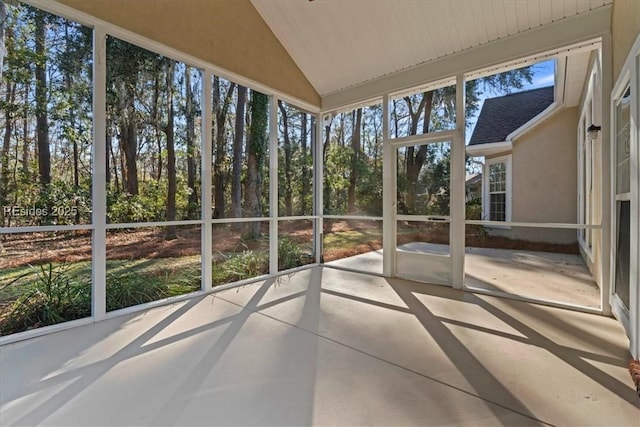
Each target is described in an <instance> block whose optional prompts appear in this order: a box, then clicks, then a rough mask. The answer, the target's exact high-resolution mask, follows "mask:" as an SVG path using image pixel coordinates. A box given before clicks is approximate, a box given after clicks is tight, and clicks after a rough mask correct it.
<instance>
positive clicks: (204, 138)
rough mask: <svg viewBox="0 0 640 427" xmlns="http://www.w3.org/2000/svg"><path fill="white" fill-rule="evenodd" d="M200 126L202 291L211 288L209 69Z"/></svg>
mask: <svg viewBox="0 0 640 427" xmlns="http://www.w3.org/2000/svg"><path fill="white" fill-rule="evenodd" d="M202 73H203V74H202V125H201V126H202V127H201V129H202V130H201V134H202V135H201V150H202V156H201V159H200V162H201V165H200V170H201V178H200V179H201V181H202V184H201V187H202V191H201V198H200V200H202V211H201V213H200V215H201V219H202V229H201V233H202V234H201V237H200V239H201V260H202V275H201V280H202V282H201V289H202V290H203V291H210V290H211V289H213V241H212V239H213V236H212V232H213V226H212V224H211V212H212V201H211V182H212V181H211V162H212V147H211V144H212V137H211V126H212V125H211V119H212V117H211V115H212V112H211V102H212V92H211V90H212V87H211V80H212V79H213V73H211V72H210V71H209V70H204V71H203V72H202Z"/></svg>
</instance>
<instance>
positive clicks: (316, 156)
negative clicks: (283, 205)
mask: <svg viewBox="0 0 640 427" xmlns="http://www.w3.org/2000/svg"><path fill="white" fill-rule="evenodd" d="M315 117H316V127H315V137H314V138H313V140H312V141H313V142H312V143H313V150H314V152H313V165H314V166H313V180H314V181H313V193H314V197H313V203H314V207H313V214H314V215H317V216H318V217H319V218H318V219H316V220H315V221H314V224H315V233H314V234H313V236H314V239H315V241H314V243H315V252H316V262H318V263H320V262H322V261H323V257H322V244H323V239H324V219H323V218H324V197H323V196H324V158H323V157H322V152H323V150H322V148H323V147H322V144H324V139H323V138H322V136H323V135H322V130H323V129H324V116H323V115H321V114H316V115H315Z"/></svg>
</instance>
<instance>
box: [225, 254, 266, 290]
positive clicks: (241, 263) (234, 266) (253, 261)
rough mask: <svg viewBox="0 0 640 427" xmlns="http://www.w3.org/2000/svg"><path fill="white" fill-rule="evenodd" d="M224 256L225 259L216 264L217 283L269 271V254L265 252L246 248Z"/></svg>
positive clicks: (233, 280) (247, 277) (246, 277)
mask: <svg viewBox="0 0 640 427" xmlns="http://www.w3.org/2000/svg"><path fill="white" fill-rule="evenodd" d="M245 247H246V246H245ZM223 257H224V260H223V261H221V262H218V263H215V264H214V283H216V284H220V283H230V282H236V281H238V280H244V279H250V278H252V277H256V276H260V275H262V274H267V273H268V272H269V256H268V253H265V252H262V253H261V252H257V251H253V250H250V249H245V250H243V251H241V252H235V253H232V254H230V255H226V256H225V255H223Z"/></svg>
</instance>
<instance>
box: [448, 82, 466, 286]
mask: <svg viewBox="0 0 640 427" xmlns="http://www.w3.org/2000/svg"><path fill="white" fill-rule="evenodd" d="M464 92H465V91H464V75H463V74H458V75H457V76H456V130H457V132H456V135H455V136H454V137H453V141H452V144H451V182H450V185H451V196H450V198H449V209H450V210H451V212H450V215H451V223H450V227H451V229H450V230H449V238H450V239H451V240H450V242H449V247H450V250H451V282H452V286H453V287H454V288H456V289H462V287H463V286H464V245H465V223H464V221H465V186H464V185H465V175H466V174H465V141H464V139H465V138H464V130H465V108H464V107H465V93H464Z"/></svg>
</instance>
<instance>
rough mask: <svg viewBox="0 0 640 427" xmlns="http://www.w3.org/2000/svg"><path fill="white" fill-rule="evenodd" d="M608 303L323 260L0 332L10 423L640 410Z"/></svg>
mask: <svg viewBox="0 0 640 427" xmlns="http://www.w3.org/2000/svg"><path fill="white" fill-rule="evenodd" d="M627 348H628V341H627V339H626V337H625V335H624V333H623V331H622V329H621V328H620V326H619V325H618V323H617V322H616V321H615V320H613V319H611V318H606V317H601V316H596V315H590V314H585V313H578V312H573V311H567V310H561V309H558V308H551V307H544V306H538V305H534V304H530V303H525V302H520V301H514V300H508V299H501V298H496V297H490V296H483V295H474V294H471V293H468V292H460V291H455V290H452V289H449V288H446V287H442V286H431V285H425V284H420V283H416V282H410V281H405V280H396V279H390V280H388V279H384V278H382V277H374V276H370V275H365V274H359V273H350V272H345V271H341V270H337V269H333V268H328V267H315V268H312V269H309V270H304V271H300V272H297V273H294V274H291V275H288V276H282V277H281V278H279V279H271V280H267V281H263V282H258V283H256V284H252V285H246V286H243V287H240V288H233V289H228V290H225V291H222V292H219V293H216V294H212V295H209V296H206V297H199V298H195V299H192V300H189V301H185V302H180V303H175V304H172V305H168V306H164V307H158V308H155V309H151V310H148V311H145V312H142V313H139V314H131V315H127V316H121V317H117V318H113V319H110V320H107V321H104V322H100V323H96V324H92V325H88V326H83V327H79V328H75V329H73V330H68V331H64V332H59V333H55V334H51V335H48V336H43V337H39V338H35V339H31V340H27V341H23V342H19V343H15V344H10V345H6V346H4V347H2V348H0V378H1V380H0V425H2V426H3V427H8V426H15V425H28V426H34V425H46V426H53V425H57V426H93V425H109V426H131V425H136V426H137V425H154V426H155V425H175V426H192V425H193V426H195V425H277V426H285V425H294V426H304V425H331V426H340V425H349V426H351V425H382V426H390V425H394V426H399V425H408V426H423V425H467V426H483V425H486V426H495V425H505V426H514V425H565V426H568V425H575V426H585V425H603V426H637V425H638V419H640V418H639V417H640V409H639V406H638V400H637V398H636V397H635V394H634V390H633V388H632V382H631V379H630V376H629V374H628V372H627V370H626V363H627V359H628V356H629V355H628V353H627Z"/></svg>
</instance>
